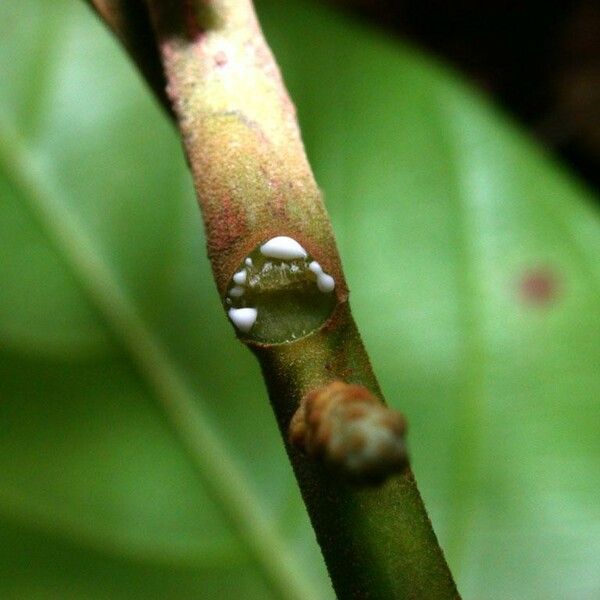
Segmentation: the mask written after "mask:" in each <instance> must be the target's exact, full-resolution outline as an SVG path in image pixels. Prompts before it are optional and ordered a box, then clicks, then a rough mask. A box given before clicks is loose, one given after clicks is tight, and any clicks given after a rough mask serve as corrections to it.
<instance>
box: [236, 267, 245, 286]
mask: <svg viewBox="0 0 600 600" xmlns="http://www.w3.org/2000/svg"><path fill="white" fill-rule="evenodd" d="M247 277H248V271H246V269H243V270H242V271H238V272H237V273H236V274H235V275H234V276H233V281H234V283H237V284H238V285H244V284H245V283H246V278H247Z"/></svg>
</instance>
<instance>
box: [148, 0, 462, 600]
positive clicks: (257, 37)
mask: <svg viewBox="0 0 600 600" xmlns="http://www.w3.org/2000/svg"><path fill="white" fill-rule="evenodd" d="M146 2H147V6H148V8H149V11H150V14H151V17H152V22H153V24H154V28H155V32H156V39H157V44H158V48H159V52H160V56H161V59H162V63H163V67H164V72H165V76H166V80H167V82H168V84H167V91H168V95H169V97H170V99H171V101H172V104H173V109H174V113H175V114H176V116H177V121H178V125H179V128H180V130H181V133H182V136H183V140H184V145H185V150H186V154H187V158H188V163H189V165H190V168H191V170H192V174H193V177H194V183H195V187H196V192H197V195H198V199H199V202H200V206H201V209H202V214H203V217H204V222H205V227H206V232H207V240H208V252H209V257H210V259H211V264H212V267H213V272H214V275H215V280H216V283H217V288H218V290H219V293H220V295H221V297H222V298H224V297H225V295H226V291H227V286H228V284H229V282H230V280H231V277H232V274H233V273H234V272H235V270H236V269H237V268H238V266H239V265H240V264H241V263H242V261H243V260H244V257H245V256H247V255H248V254H249V253H250V252H251V251H252V250H253V249H254V248H255V247H256V246H257V244H259V243H262V242H264V241H265V240H267V239H269V238H271V237H273V236H279V235H284V236H290V237H293V238H294V239H296V240H298V241H299V242H300V244H301V245H302V246H303V247H304V248H306V250H307V251H308V253H309V254H310V255H311V256H312V257H314V258H315V260H317V261H318V262H319V263H320V264H321V265H322V267H323V269H324V270H325V272H327V273H329V274H331V276H333V278H334V280H335V283H336V285H335V294H336V299H337V303H336V307H335V310H334V312H333V314H332V316H331V318H330V319H329V320H328V321H327V322H326V323H325V324H324V325H323V326H322V327H321V328H320V329H319V330H318V331H316V332H314V333H312V334H310V335H308V336H307V337H304V338H302V339H300V340H298V341H295V342H290V343H284V344H258V343H253V342H248V341H246V343H247V344H248V345H249V346H250V347H251V349H252V350H253V352H254V353H255V355H256V356H257V358H258V360H259V362H260V364H261V367H262V371H263V374H264V378H265V381H266V384H267V387H268V390H269V395H270V399H271V403H272V406H273V409H274V412H275V414H276V416H277V420H278V422H279V426H280V429H281V432H282V434H283V437H284V440H286V448H287V451H288V455H289V457H290V460H291V462H292V465H293V467H294V470H295V473H296V477H297V479H298V483H299V486H300V489H301V492H302V495H303V497H304V501H305V503H306V506H307V509H308V512H309V515H310V517H311V520H312V524H313V526H314V529H315V532H316V535H317V538H318V541H319V543H320V545H321V549H322V551H323V555H324V557H325V561H326V563H327V566H328V569H329V573H330V575H331V578H332V581H333V585H334V588H335V590H336V592H337V593H338V595H339V596H340V597H342V598H349V597H357V598H381V599H386V600H387V599H389V598H428V599H430V598H456V597H457V596H458V593H457V591H456V587H455V585H454V582H453V580H452V576H451V574H450V572H449V570H448V567H447V564H446V562H445V560H444V557H443V554H442V551H441V549H440V547H439V545H438V543H437V540H436V538H435V534H434V532H433V530H432V528H431V524H430V521H429V519H428V517H427V514H426V511H425V508H424V506H423V503H422V501H421V498H420V495H419V492H418V490H417V487H416V484H415V481H414V478H413V476H412V473H411V472H410V471H409V470H407V471H405V472H404V474H402V475H399V476H397V477H394V478H390V479H389V480H388V481H387V482H385V483H384V484H383V485H381V486H379V487H363V488H360V487H354V486H352V485H350V484H348V483H346V482H344V481H342V480H341V479H340V478H338V477H333V476H332V475H331V473H330V472H327V471H325V469H324V467H323V466H322V465H321V464H319V463H318V462H316V461H313V460H310V459H307V458H306V457H304V456H303V455H301V454H300V453H299V452H298V451H296V450H294V449H293V448H291V447H290V446H289V444H288V442H287V437H288V435H287V433H288V427H289V423H290V419H291V416H292V414H293V413H294V412H295V410H296V409H297V407H298V405H299V403H300V400H301V398H302V397H303V396H304V395H305V394H306V393H307V392H308V391H310V390H312V389H314V388H316V387H319V386H323V385H326V384H328V383H330V382H332V381H334V380H342V381H346V382H348V383H355V384H360V385H363V386H365V387H367V388H368V389H370V390H371V391H372V392H373V393H374V394H376V395H377V396H379V397H381V392H380V389H379V385H378V383H377V381H376V379H375V376H374V374H373V371H372V369H371V365H370V363H369V359H368V357H367V354H366V352H365V349H364V347H363V344H362V342H361V339H360V336H359V334H358V331H357V329H356V326H355V324H354V321H353V320H352V316H351V313H350V308H349V305H348V290H347V286H346V283H345V279H344V275H343V272H342V267H341V261H340V258H339V255H338V252H337V248H336V244H335V240H334V236H333V232H332V229H331V225H330V222H329V218H328V216H327V213H326V211H325V208H324V205H323V202H322V198H321V194H320V191H319V189H318V187H317V185H316V183H315V181H314V178H313V175H312V172H311V169H310V166H309V164H308V161H307V159H306V155H305V152H304V147H303V145H302V140H301V138H300V133H299V130H298V126H297V122H296V116H295V109H294V107H293V105H292V103H291V101H290V99H289V97H288V95H287V91H286V89H285V86H284V84H283V81H282V79H281V75H280V73H279V70H278V67H277V65H276V63H275V60H274V58H273V56H272V54H271V51H270V49H269V48H268V46H267V44H266V42H265V40H264V38H263V36H262V33H261V31H260V27H259V25H258V22H257V20H256V17H255V14H254V10H253V7H252V3H251V2H250V1H249V0H187V1H186V2H183V1H181V0H146ZM191 441H192V440H190V442H191ZM273 552H276V550H275V549H273Z"/></svg>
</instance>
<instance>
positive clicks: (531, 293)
mask: <svg viewBox="0 0 600 600" xmlns="http://www.w3.org/2000/svg"><path fill="white" fill-rule="evenodd" d="M519 291H520V295H521V298H522V299H523V300H524V301H525V302H527V303H530V304H538V305H543V304H548V303H549V302H551V301H552V300H555V299H556V297H557V295H558V277H557V275H556V273H554V272H553V271H552V270H550V269H549V268H541V267H538V268H534V269H530V270H528V271H526V272H525V273H524V274H523V276H522V277H521V280H520V282H519Z"/></svg>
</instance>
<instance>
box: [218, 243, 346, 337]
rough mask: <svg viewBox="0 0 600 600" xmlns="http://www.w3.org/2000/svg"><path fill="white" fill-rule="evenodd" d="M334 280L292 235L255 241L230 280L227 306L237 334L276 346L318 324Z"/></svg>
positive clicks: (329, 304)
mask: <svg viewBox="0 0 600 600" xmlns="http://www.w3.org/2000/svg"><path fill="white" fill-rule="evenodd" d="M334 289H335V281H334V279H333V277H331V275H329V274H327V273H325V272H324V271H323V269H322V267H321V265H320V264H319V263H318V262H317V261H315V260H312V258H311V257H310V256H309V254H308V253H307V252H306V250H305V249H304V248H303V247H302V246H301V245H300V244H299V243H298V242H297V241H296V240H294V239H293V238H290V237H288V236H277V237H274V238H271V239H269V240H267V241H266V242H264V243H262V244H259V245H258V246H257V247H256V248H255V250H254V251H252V252H251V253H250V254H249V255H248V256H247V257H246V258H245V259H244V261H243V263H242V264H241V265H240V266H239V268H238V269H237V270H236V272H235V273H234V275H233V277H232V278H231V283H230V287H229V289H228V291H227V296H226V298H225V307H226V309H227V313H228V315H229V318H230V319H231V321H232V323H233V324H234V325H235V327H236V329H237V330H238V332H239V333H240V335H241V336H242V337H243V338H245V339H248V340H251V341H255V342H261V343H268V344H277V343H282V342H292V341H294V340H296V339H299V338H301V337H304V336H305V335H308V334H310V333H312V332H313V331H315V330H316V329H318V328H319V327H321V326H322V325H323V324H324V323H325V322H326V321H327V319H329V317H330V316H331V314H332V313H333V310H334V308H335V304H336V296H335V294H334V293H333V292H334Z"/></svg>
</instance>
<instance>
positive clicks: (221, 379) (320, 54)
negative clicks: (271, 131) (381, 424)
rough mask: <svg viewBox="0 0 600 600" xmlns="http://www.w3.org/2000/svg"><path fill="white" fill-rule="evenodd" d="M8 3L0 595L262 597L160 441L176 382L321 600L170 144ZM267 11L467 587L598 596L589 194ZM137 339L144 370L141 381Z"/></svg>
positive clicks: (437, 90)
mask: <svg viewBox="0 0 600 600" xmlns="http://www.w3.org/2000/svg"><path fill="white" fill-rule="evenodd" d="M13 6H14V4H13V5H12V6H10V7H9V5H8V3H3V4H2V5H0V74H1V75H2V80H3V85H2V86H0V240H1V243H0V282H1V287H0V381H1V384H0V596H1V597H3V598H4V597H6V598H28V599H29V598H61V599H62V598H111V599H112V598H134V597H136V598H137V597H144V598H178V599H179V598H230V597H236V598H254V597H256V598H264V597H265V596H267V595H269V591H268V589H267V588H265V585H264V583H263V579H262V578H261V577H260V576H259V570H258V569H257V568H256V564H255V563H253V562H251V560H250V557H249V556H247V555H246V553H245V551H244V550H243V546H242V545H240V542H239V538H238V529H236V527H232V526H231V525H228V522H230V521H228V520H227V519H226V518H224V516H225V517H226V516H227V508H225V510H223V507H222V506H217V505H216V504H215V495H214V493H210V492H211V486H210V485H209V486H208V488H207V487H205V486H204V485H203V483H202V480H201V479H200V478H199V477H198V471H197V470H196V469H195V468H194V465H193V463H192V461H190V458H189V454H187V453H186V451H185V449H184V447H185V440H182V436H181V435H178V433H177V431H176V430H174V429H173V428H172V427H171V426H169V424H168V422H167V420H166V419H165V413H164V411H163V409H162V408H161V404H160V402H159V401H157V398H158V397H159V396H161V394H163V396H164V393H163V392H161V390H160V389H158V388H157V384H156V382H157V379H160V374H161V373H164V370H165V368H166V369H167V371H168V372H170V373H171V372H173V373H175V375H176V377H177V382H178V383H180V384H181V386H182V389H184V390H186V391H187V390H190V392H189V393H188V395H187V396H186V401H188V402H191V403H192V404H194V405H195V406H196V408H197V409H198V411H199V413H200V414H201V415H202V418H203V419H204V422H205V425H206V427H207V428H208V430H209V431H214V432H217V433H218V434H219V436H220V440H221V442H222V443H223V445H224V448H225V450H226V451H227V452H228V453H229V456H228V457H227V460H232V461H233V462H234V464H236V465H238V466H239V468H240V470H241V471H242V472H243V473H244V474H245V476H246V477H248V478H249V479H250V481H251V485H252V488H253V490H254V492H255V494H256V496H257V498H258V499H259V504H260V506H257V507H254V506H250V507H249V515H251V514H253V512H252V511H254V510H260V511H262V512H263V513H264V514H266V515H267V517H268V518H269V519H270V520H271V521H272V522H274V523H275V524H276V525H277V527H278V529H279V531H280V532H281V535H282V536H283V537H284V539H285V540H286V544H287V551H288V552H289V554H290V555H291V556H292V557H293V558H294V560H296V561H297V564H298V569H299V570H300V571H301V573H302V574H303V577H304V578H305V579H306V581H307V584H309V585H312V586H313V587H315V588H316V589H317V590H318V591H317V594H318V595H320V596H321V597H324V598H325V597H331V595H332V592H331V590H330V586H329V583H328V581H327V576H326V573H325V570H324V567H323V565H322V561H321V559H320V556H319V553H318V549H317V546H316V543H315V541H314V535H313V533H312V531H311V530H310V526H309V524H308V520H307V518H306V516H305V513H304V509H303V507H302V505H301V502H300V499H299V494H298V492H297V490H296V488H295V484H294V482H293V477H292V474H291V470H290V468H289V466H288V464H287V461H286V458H285V456H284V453H283V448H282V445H281V442H280V439H279V434H278V432H277V431H276V427H275V423H274V419H273V417H272V415H271V413H270V409H269V406H268V402H267V399H266V394H265V392H264V389H263V384H262V382H261V381H260V377H259V373H258V369H257V367H256V366H255V364H254V362H253V360H252V358H251V357H250V356H249V353H247V352H246V351H245V350H244V349H243V348H242V347H241V346H240V345H239V344H238V343H237V342H236V341H235V339H234V335H233V332H232V330H231V328H230V327H229V325H228V324H227V323H226V319H225V318H224V316H223V314H222V310H221V308H220V306H219V302H218V298H217V295H216V293H215V290H214V286H213V284H212V282H211V276H210V272H209V268H208V264H207V260H206V259H205V258H204V242H203V234H202V227H201V222H200V217H199V214H198V210H197V208H196V206H195V201H194V199H193V193H192V191H191V186H190V183H189V176H188V174H187V173H186V170H185V166H184V162H183V160H182V159H181V152H180V149H179V144H178V141H177V139H176V136H175V133H174V131H173V130H172V128H171V127H170V125H169V124H168V123H167V122H166V120H165V118H164V116H163V115H162V114H161V113H160V111H159V109H158V108H157V107H156V106H154V105H153V103H152V100H151V98H150V95H149V94H148V92H147V90H145V89H144V85H143V84H142V83H141V82H140V81H139V79H138V78H137V77H136V75H135V74H134V70H133V68H132V67H131V66H130V65H129V64H128V63H127V60H126V59H125V57H124V56H122V53H121V51H120V49H119V48H118V47H117V45H116V43H115V42H113V41H112V40H111V39H110V38H109V36H108V35H107V34H106V32H105V31H103V29H102V27H101V26H100V25H99V23H97V22H96V21H95V19H94V18H93V17H92V16H91V14H89V13H88V11H87V10H86V9H85V7H84V6H83V5H81V6H80V5H79V4H77V3H74V2H66V0H63V1H57V2H53V3H50V4H48V3H42V2H41V1H40V0H24V1H23V2H21V3H19V10H18V12H17V11H16V10H15V9H14V8H13ZM260 6H261V9H262V17H263V21H264V26H265V29H266V32H267V34H268V37H269V39H270V41H271V42H272V44H273V47H274V50H275V52H276V54H277V56H278V58H279V59H280V61H281V63H282V67H283V70H284V74H285V77H286V81H287V82H288V84H289V86H290V89H291V92H292V95H293V97H294V99H295V101H296V103H297V105H298V109H299V116H300V119H301V123H302V128H303V133H304V137H305V141H306V144H307V149H308V151H309V154H310V157H311V161H312V163H313V165H314V167H315V170H316V174H317V179H318V181H319V182H320V183H321V185H322V186H323V187H324V190H325V193H326V197H327V203H328V206H329V209H330V211H331V213H332V218H333V221H334V226H335V229H336V232H337V235H338V240H339V243H340V247H341V253H342V257H343V260H344V263H345V266H346V269H347V274H348V277H349V281H350V284H351V288H352V301H353V307H354V311H355V313H356V315H357V318H358V322H359V325H360V326H361V330H362V332H363V335H364V337H365V341H366V343H367V347H368V349H369V350H370V352H371V354H372V359H373V363H374V365H375V368H376V371H377V372H378V374H379V375H380V377H381V380H382V383H383V387H384V389H385V391H386V393H387V397H388V399H389V400H390V402H391V403H393V404H394V405H395V406H397V407H398V408H401V409H402V410H403V411H404V412H405V413H406V414H407V415H408V417H409V421H410V423H411V432H410V440H411V444H412V454H413V460H414V465H415V470H416V474H417V478H418V480H419V481H420V484H421V487H422V491H423V493H424V496H425V500H426V504H427V506H428V508H429V510H430V513H431V516H432V519H433V522H434V526H435V528H436V530H437V532H438V535H439V537H440V540H441V542H442V545H443V547H444V548H445V550H446V552H447V556H448V558H449V561H450V563H451V566H452V568H453V569H454V572H455V575H456V576H457V579H458V583H459V587H460V588H461V591H462V592H463V594H464V595H465V597H475V598H507V597H540V598H541V597H543V598H557V599H558V598H565V597H576V598H592V597H597V595H598V593H600V574H599V573H598V570H597V564H598V560H599V559H600V506H599V505H598V502H597V500H596V495H597V491H596V490H597V489H598V488H599V486H600V472H599V471H598V469H597V464H598V459H599V458H600V436H598V431H599V430H600V410H599V408H600V407H599V405H600V345H599V344H598V339H600V293H599V292H600V222H599V219H598V216H597V215H596V214H594V213H593V211H592V209H591V208H590V206H589V205H588V198H587V193H586V191H585V190H583V189H581V187H580V186H578V185H577V184H576V183H574V182H573V181H572V180H571V179H570V178H569V177H568V176H567V175H566V174H564V173H562V172H561V171H560V169H559V168H558V167H557V166H556V165H555V164H553V163H552V162H551V161H550V160H548V158H546V157H544V156H541V154H540V152H539V150H538V149H536V148H535V147H532V145H531V144H530V143H529V142H527V141H526V140H524V139H523V138H522V136H521V135H520V134H518V133H517V132H515V131H514V129H513V127H512V125H510V124H508V123H506V122H505V120H504V118H503V117H501V116H499V115H497V114H495V113H494V112H493V111H492V110H491V109H490V108H489V106H487V104H486V103H485V101H482V100H481V99H480V98H477V97H476V96H475V95H474V94H473V92H472V91H470V90H468V89H465V87H464V86H463V84H462V83H460V82H459V81H457V80H456V78H454V77H452V76H449V75H448V74H447V73H446V72H445V71H444V69H441V68H440V67H438V66H436V65H432V64H431V62H430V61H429V60H426V59H424V58H423V57H422V56H421V55H419V54H417V53H415V52H414V51H412V50H410V49H407V48H404V47H398V46H397V45H395V44H392V43H391V42H389V41H387V40H385V39H382V38H380V37H378V36H377V35H375V34H373V33H370V32H368V31H365V30H363V29H362V28H360V27H358V26H355V25H353V24H348V23H346V22H344V21H342V20H341V19H339V18H338V17H337V15H332V14H330V13H329V12H325V11H321V10H320V9H319V10H318V9H317V8H316V7H315V6H310V5H309V6H306V5H304V4H296V3H295V2H286V3H280V2H275V1H269V2H262V3H261V4H260ZM105 283H106V284H107V285H106V286H105V285H104V284H105ZM113 292H114V293H113ZM122 308H125V309H126V310H125V312H123V311H121V312H119V311H120V309H122ZM111 311H112V312H111ZM136 324H138V325H141V327H142V329H141V331H142V333H143V335H142V337H141V338H140V337H139V336H137V337H136V334H135V333H134V334H133V337H132V331H134V332H135V331H137V332H138V333H139V328H138V329H136V327H135V325H136ZM144 336H145V337H144ZM146 342H148V343H150V344H151V346H152V348H155V349H156V348H158V349H159V350H160V353H159V354H158V355H153V354H152V356H154V357H155V358H156V361H154V362H153V360H154V359H152V360H150V359H149V360H147V361H146V362H143V361H142V364H143V365H145V366H146V369H145V370H144V368H140V360H139V352H143V351H144V350H143V348H144V347H145V346H144V344H145V343H146ZM136 344H137V345H136ZM140 344H141V345H140ZM132 348H133V351H132ZM149 356H150V355H149ZM154 366H155V368H154ZM171 367H172V369H171ZM169 369H171V370H169ZM163 406H164V405H163ZM180 434H181V432H180ZM184 437H185V436H184ZM182 442H183V443H182ZM217 455H218V453H217V454H215V456H217ZM204 460H207V461H208V460H210V456H205V457H204ZM213 469H216V470H217V471H218V470H219V464H214V466H213ZM208 475H209V474H205V477H206V476H208ZM209 483H210V481H209ZM234 483H235V482H234Z"/></svg>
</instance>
